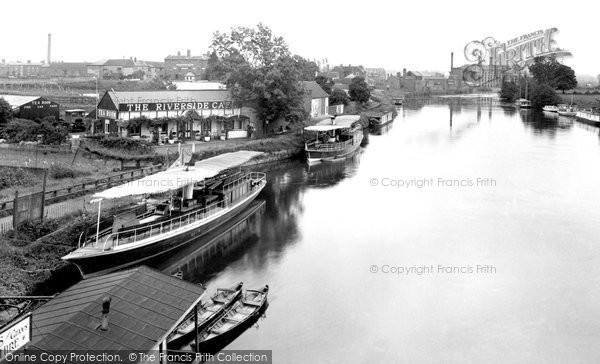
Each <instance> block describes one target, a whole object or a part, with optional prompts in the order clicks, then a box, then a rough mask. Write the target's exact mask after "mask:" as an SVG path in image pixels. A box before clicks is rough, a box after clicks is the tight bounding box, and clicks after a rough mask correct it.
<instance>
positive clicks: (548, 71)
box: [529, 55, 577, 93]
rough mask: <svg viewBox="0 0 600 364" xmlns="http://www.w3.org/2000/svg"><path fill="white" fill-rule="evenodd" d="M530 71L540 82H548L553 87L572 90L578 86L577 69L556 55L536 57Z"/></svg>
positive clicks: (563, 90)
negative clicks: (559, 60)
mask: <svg viewBox="0 0 600 364" xmlns="http://www.w3.org/2000/svg"><path fill="white" fill-rule="evenodd" d="M533 61H534V63H533V64H532V65H531V66H529V71H530V72H531V74H532V75H533V78H534V79H535V80H536V82H538V83H539V84H547V85H549V86H550V87H552V88H555V89H559V90H562V92H563V93H564V92H565V90H570V89H572V88H575V87H576V86H577V78H576V77H575V71H574V70H573V69H572V68H571V67H569V66H567V65H564V64H562V63H560V62H558V61H557V60H556V56H554V55H552V56H542V57H535V58H534V60H533Z"/></svg>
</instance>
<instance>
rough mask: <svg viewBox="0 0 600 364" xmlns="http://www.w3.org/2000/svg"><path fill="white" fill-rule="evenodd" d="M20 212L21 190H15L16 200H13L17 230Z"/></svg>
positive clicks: (15, 227) (14, 226) (14, 223)
mask: <svg viewBox="0 0 600 364" xmlns="http://www.w3.org/2000/svg"><path fill="white" fill-rule="evenodd" d="M18 212H19V191H18V190H17V191H15V200H14V201H13V229H15V230H17V225H18V224H17V221H18V218H17V215H18Z"/></svg>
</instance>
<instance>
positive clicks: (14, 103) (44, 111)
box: [0, 95, 60, 120]
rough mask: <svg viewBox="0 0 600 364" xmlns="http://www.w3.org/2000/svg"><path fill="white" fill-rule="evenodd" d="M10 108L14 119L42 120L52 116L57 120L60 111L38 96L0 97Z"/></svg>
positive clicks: (54, 105) (54, 104)
mask: <svg viewBox="0 0 600 364" xmlns="http://www.w3.org/2000/svg"><path fill="white" fill-rule="evenodd" d="M0 98H3V99H4V100H6V102H8V103H9V105H10V106H11V108H12V110H13V113H14V115H15V117H17V118H20V119H29V120H35V119H43V118H45V117H48V116H53V117H54V119H55V120H58V119H59V116H60V110H59V105H58V104H57V103H56V102H52V101H50V100H47V99H45V98H43V97H39V96H22V95H0Z"/></svg>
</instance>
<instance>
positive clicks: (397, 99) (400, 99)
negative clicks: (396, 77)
mask: <svg viewBox="0 0 600 364" xmlns="http://www.w3.org/2000/svg"><path fill="white" fill-rule="evenodd" d="M392 102H393V103H394V105H402V104H403V103H404V98H403V97H393V98H392Z"/></svg>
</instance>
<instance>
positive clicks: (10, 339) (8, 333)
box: [0, 314, 32, 361]
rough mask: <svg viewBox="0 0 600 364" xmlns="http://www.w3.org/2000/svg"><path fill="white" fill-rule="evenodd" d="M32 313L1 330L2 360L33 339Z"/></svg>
mask: <svg viewBox="0 0 600 364" xmlns="http://www.w3.org/2000/svg"><path fill="white" fill-rule="evenodd" d="M31 331H32V326H31V314H27V315H25V316H24V317H22V318H21V319H20V320H19V321H15V322H14V323H12V324H11V325H9V326H7V327H5V328H3V329H2V331H1V332H0V361H2V360H4V357H5V356H6V354H8V353H12V352H15V351H17V350H19V349H21V348H22V347H23V346H25V345H26V344H27V343H29V342H30V341H31Z"/></svg>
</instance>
